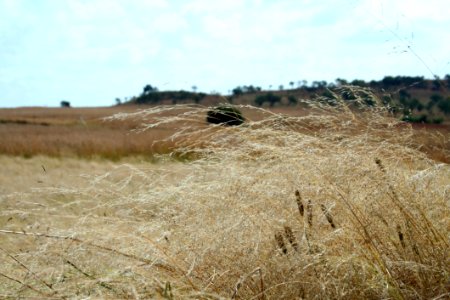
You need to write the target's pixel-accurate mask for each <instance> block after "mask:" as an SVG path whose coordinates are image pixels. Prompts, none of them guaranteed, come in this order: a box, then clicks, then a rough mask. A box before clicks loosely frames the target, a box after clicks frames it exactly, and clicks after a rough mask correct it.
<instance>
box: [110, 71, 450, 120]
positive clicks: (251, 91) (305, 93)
mask: <svg viewBox="0 0 450 300" xmlns="http://www.w3.org/2000/svg"><path fill="white" fill-rule="evenodd" d="M347 85H352V86H359V87H364V88H370V89H372V90H373V91H374V93H375V94H376V95H378V96H380V98H381V99H382V100H383V102H384V103H388V104H389V105H390V106H392V107H394V108H395V109H396V110H398V111H401V112H402V113H403V116H404V119H405V120H407V121H411V122H414V121H418V122H434V123H439V122H442V120H443V117H446V118H447V117H450V94H449V90H450V74H447V75H445V77H444V78H442V79H440V78H437V77H436V78H434V79H425V78H424V77H423V76H385V77H384V78H383V79H381V80H378V81H376V80H372V81H364V80H359V79H355V80H353V81H347V80H345V79H341V78H338V79H336V80H335V81H334V82H327V81H313V82H311V83H310V84H308V82H307V81H306V80H301V81H297V82H296V84H295V83H294V81H290V82H289V86H290V89H284V86H283V85H279V86H278V89H277V90H275V89H272V86H269V90H263V89H262V88H261V87H259V86H254V85H243V86H237V87H235V88H233V89H231V90H230V91H229V95H227V96H224V97H225V98H226V99H227V100H228V101H229V102H230V103H234V104H240V103H244V102H245V103H250V104H253V105H256V106H269V107H274V106H280V105H286V106H295V105H297V104H298V99H305V98H308V99H314V98H317V97H329V98H332V97H333V93H332V92H331V91H332V90H333V89H335V88H340V87H343V86H347ZM211 96H216V97H217V96H218V93H215V92H213V93H210V94H206V93H201V92H197V86H193V87H192V91H185V90H180V91H160V90H159V89H158V88H157V87H155V86H152V85H150V84H147V85H146V86H144V88H143V90H142V92H141V94H139V95H138V96H135V97H132V98H131V99H130V100H128V101H126V102H122V101H121V100H120V99H118V98H117V99H116V103H117V104H127V103H129V104H147V105H158V104H178V103H197V104H201V103H202V102H203V101H205V100H207V99H208V97H211ZM224 97H222V99H223V98H224ZM344 100H350V99H345V97H344Z"/></svg>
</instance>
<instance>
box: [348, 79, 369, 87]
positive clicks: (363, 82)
mask: <svg viewBox="0 0 450 300" xmlns="http://www.w3.org/2000/svg"><path fill="white" fill-rule="evenodd" d="M351 84H352V85H356V86H366V85H367V83H366V82H365V81H364V80H361V79H355V80H353V81H352V82H351Z"/></svg>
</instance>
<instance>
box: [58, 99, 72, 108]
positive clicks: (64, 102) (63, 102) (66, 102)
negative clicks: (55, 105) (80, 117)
mask: <svg viewBox="0 0 450 300" xmlns="http://www.w3.org/2000/svg"><path fill="white" fill-rule="evenodd" d="M60 105H61V107H71V106H70V102H69V101H65V100H63V101H61V103H60Z"/></svg>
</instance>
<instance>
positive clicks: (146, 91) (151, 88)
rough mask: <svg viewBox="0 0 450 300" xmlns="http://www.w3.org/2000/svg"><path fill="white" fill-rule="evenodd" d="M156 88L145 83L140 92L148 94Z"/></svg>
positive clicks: (155, 90) (156, 89)
mask: <svg viewBox="0 0 450 300" xmlns="http://www.w3.org/2000/svg"><path fill="white" fill-rule="evenodd" d="M157 91H158V88H156V87H153V86H151V85H150V84H147V85H146V86H144V88H143V90H142V94H143V95H148V94H150V93H154V92H157Z"/></svg>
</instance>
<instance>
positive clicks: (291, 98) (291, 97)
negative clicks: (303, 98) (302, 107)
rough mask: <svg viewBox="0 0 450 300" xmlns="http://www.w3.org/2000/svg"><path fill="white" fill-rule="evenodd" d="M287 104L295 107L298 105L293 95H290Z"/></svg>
mask: <svg viewBox="0 0 450 300" xmlns="http://www.w3.org/2000/svg"><path fill="white" fill-rule="evenodd" d="M288 103H289V105H297V104H298V99H297V97H295V96H293V95H290V96H289V97H288Z"/></svg>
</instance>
